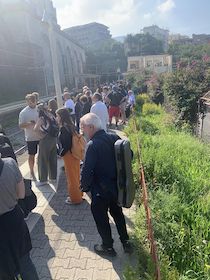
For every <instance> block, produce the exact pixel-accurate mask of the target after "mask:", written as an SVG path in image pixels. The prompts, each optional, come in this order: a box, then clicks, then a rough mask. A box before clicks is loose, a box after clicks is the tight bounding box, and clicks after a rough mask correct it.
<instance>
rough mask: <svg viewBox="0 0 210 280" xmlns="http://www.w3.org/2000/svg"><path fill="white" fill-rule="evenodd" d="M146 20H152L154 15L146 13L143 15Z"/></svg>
mask: <svg viewBox="0 0 210 280" xmlns="http://www.w3.org/2000/svg"><path fill="white" fill-rule="evenodd" d="M143 17H144V19H151V18H152V13H146V14H144V15H143Z"/></svg>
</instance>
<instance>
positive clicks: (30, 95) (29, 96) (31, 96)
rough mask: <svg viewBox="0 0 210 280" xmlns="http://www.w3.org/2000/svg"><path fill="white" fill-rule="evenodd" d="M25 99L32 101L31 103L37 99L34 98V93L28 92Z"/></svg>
mask: <svg viewBox="0 0 210 280" xmlns="http://www.w3.org/2000/svg"><path fill="white" fill-rule="evenodd" d="M25 99H26V101H29V100H30V101H32V102H33V103H35V102H36V101H37V99H36V96H35V95H34V94H31V93H29V94H27V95H26V97H25Z"/></svg>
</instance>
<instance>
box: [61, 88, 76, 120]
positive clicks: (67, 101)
mask: <svg viewBox="0 0 210 280" xmlns="http://www.w3.org/2000/svg"><path fill="white" fill-rule="evenodd" d="M63 98H64V102H65V103H64V107H65V108H67V109H69V111H70V115H71V118H72V121H73V123H75V104H74V101H73V100H72V98H71V94H70V93H69V92H64V94H63Z"/></svg>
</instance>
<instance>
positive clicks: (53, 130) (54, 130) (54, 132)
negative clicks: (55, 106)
mask: <svg viewBox="0 0 210 280" xmlns="http://www.w3.org/2000/svg"><path fill="white" fill-rule="evenodd" d="M47 121H48V122H49V127H48V128H47V129H45V128H43V127H42V129H43V130H44V131H45V132H46V133H47V134H49V135H50V136H52V137H57V136H58V133H59V127H58V124H57V122H56V120H55V118H54V117H53V118H52V119H51V118H49V117H47Z"/></svg>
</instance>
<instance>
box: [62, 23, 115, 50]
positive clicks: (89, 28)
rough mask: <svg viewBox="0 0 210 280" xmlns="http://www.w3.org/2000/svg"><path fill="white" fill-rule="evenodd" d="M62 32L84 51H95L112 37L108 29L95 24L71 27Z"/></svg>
mask: <svg viewBox="0 0 210 280" xmlns="http://www.w3.org/2000/svg"><path fill="white" fill-rule="evenodd" d="M64 31H65V32H66V33H67V34H68V35H69V36H70V37H71V38H72V39H74V40H75V41H76V42H78V43H79V44H80V45H81V46H82V47H83V48H85V49H97V48H99V47H100V46H101V45H102V44H103V43H104V42H106V41H107V40H109V39H110V38H111V37H112V36H111V35H110V31H109V28H108V27H107V26H106V25H103V24H101V23H97V22H92V23H88V24H84V25H79V26H73V27H70V28H67V29H64Z"/></svg>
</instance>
